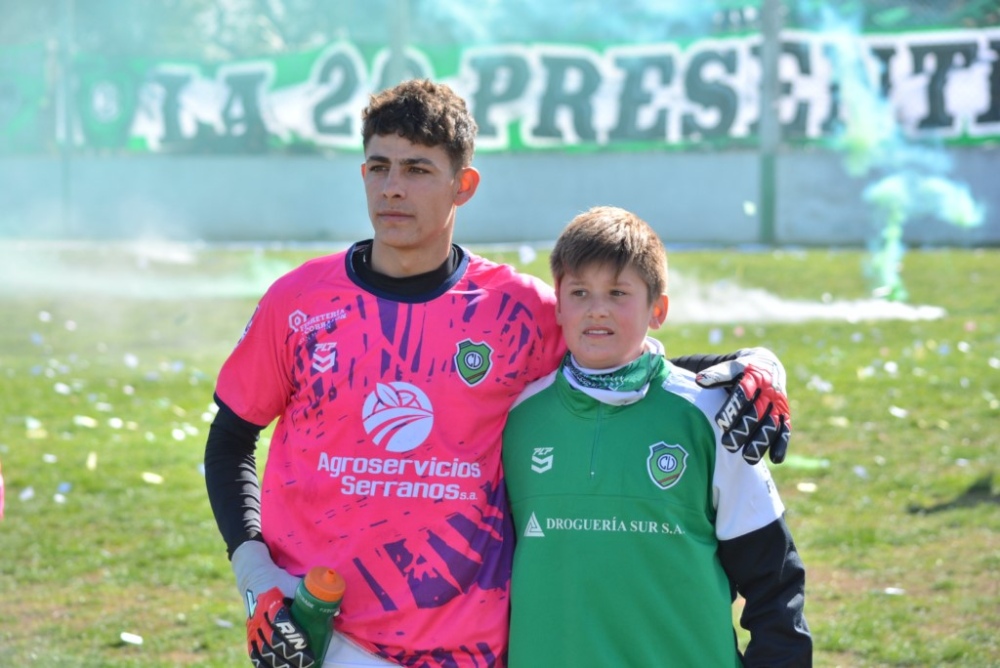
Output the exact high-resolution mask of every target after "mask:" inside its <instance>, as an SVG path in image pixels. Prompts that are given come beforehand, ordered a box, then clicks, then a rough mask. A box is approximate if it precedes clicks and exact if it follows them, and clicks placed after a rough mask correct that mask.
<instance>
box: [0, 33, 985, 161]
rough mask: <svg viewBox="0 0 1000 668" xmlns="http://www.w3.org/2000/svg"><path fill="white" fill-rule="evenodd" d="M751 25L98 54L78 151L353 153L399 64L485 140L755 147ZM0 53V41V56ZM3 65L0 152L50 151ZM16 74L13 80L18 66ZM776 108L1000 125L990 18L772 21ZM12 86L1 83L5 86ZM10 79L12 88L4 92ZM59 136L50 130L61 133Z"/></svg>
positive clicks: (805, 127)
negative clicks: (914, 29)
mask: <svg viewBox="0 0 1000 668" xmlns="http://www.w3.org/2000/svg"><path fill="white" fill-rule="evenodd" d="M760 45H761V44H760V36H759V35H748V36H744V37H734V38H710V39H703V40H698V41H693V42H690V43H687V44H683V45H682V44H676V43H662V44H644V45H627V44H615V45H599V46H598V45H589V44H542V43H533V44H490V45H485V46H472V47H467V48H435V49H426V50H422V49H419V48H410V49H409V50H407V52H406V54H405V58H404V59H402V61H401V62H400V61H396V60H394V59H393V57H392V54H391V53H390V52H389V51H388V50H387V49H384V50H372V49H365V48H363V47H361V46H359V45H356V44H353V43H350V42H340V43H333V44H330V45H329V46H327V47H326V48H324V49H322V50H318V51H314V52H308V53H297V54H290V55H284V56H279V57H273V58H267V59H261V60H248V61H241V62H230V63H225V64H209V63H198V62H179V61H155V60H138V59H136V60H131V61H125V62H122V61H121V60H120V59H111V58H107V57H102V56H97V55H86V56H79V57H77V58H75V59H74V62H73V86H72V90H73V95H72V97H71V99H70V116H69V118H70V119H71V131H69V132H65V133H63V134H65V135H66V136H68V137H71V140H72V147H73V149H74V150H76V151H87V150H114V151H121V152H140V153H145V152H154V153H188V154H190V153H269V152H281V153H316V152H327V151H360V149H361V137H360V134H361V129H360V113H361V110H362V109H363V108H364V106H365V105H366V104H367V100H368V96H369V94H370V93H371V92H373V91H375V90H378V89H380V88H381V87H383V86H384V84H385V82H386V81H389V80H391V79H392V77H391V76H390V73H393V75H399V74H403V75H405V76H423V77H429V78H432V79H435V80H439V81H444V82H447V83H449V84H451V85H452V86H453V87H454V88H455V89H456V90H458V91H459V92H460V93H461V94H462V95H463V96H464V97H465V98H466V99H467V100H468V101H469V104H470V106H471V108H472V111H473V113H474V115H475V117H476V120H477V122H478V124H479V138H478V141H477V146H478V148H479V150H481V151H515V152H524V151H544V150H553V149H556V150H561V151H595V150H598V151H600V150H615V151H621V150H632V151H647V150H663V149H690V148H692V147H703V146H706V145H707V146H710V147H715V148H732V147H739V146H753V145H755V143H756V129H757V123H758V119H759V108H760V94H759V91H760V82H761V66H760ZM0 55H2V54H0ZM5 62H7V59H2V60H0V151H3V150H8V151H10V150H13V151H18V150H39V149H41V150H44V149H45V148H46V147H47V146H50V145H51V141H48V142H46V141H45V140H43V139H39V136H40V135H39V132H38V128H39V127H40V126H43V125H45V124H46V123H47V122H49V121H50V120H51V119H48V117H47V115H46V112H45V105H44V104H43V103H42V102H41V101H40V100H42V99H47V98H48V97H49V96H50V95H51V91H50V90H48V89H46V90H44V91H40V90H39V86H40V85H41V84H40V83H39V82H40V81H42V80H43V79H41V78H39V77H38V76H36V75H37V73H33V74H31V75H26V74H24V73H23V72H21V71H20V70H17V68H13V69H12V68H10V67H7V68H4V67H3V64H4V63H5ZM11 72H14V73H15V74H14V76H13V77H11ZM779 80H780V90H781V93H780V100H779V109H778V111H779V117H780V121H781V125H782V138H783V140H784V141H786V142H792V143H796V142H802V143H817V142H823V141H827V140H829V139H831V138H835V137H838V136H840V135H842V134H843V132H844V131H845V127H848V126H850V125H851V124H854V126H855V129H856V128H857V127H858V124H859V123H865V122H868V121H870V120H871V119H868V118H867V116H866V115H867V114H870V113H871V109H865V108H863V107H860V106H858V100H859V99H866V100H869V101H870V102H871V104H878V105H883V106H885V107H888V109H889V111H890V113H888V114H883V115H881V116H880V117H888V118H891V119H893V121H892V122H894V123H896V124H898V131H899V132H900V134H901V135H902V136H905V137H907V138H909V139H922V138H926V139H930V140H944V141H947V142H949V143H953V144H978V143H983V142H993V141H996V140H997V139H998V138H1000V28H990V29H977V30H945V31H938V32H918V33H893V34H865V35H858V34H838V33H836V32H823V33H816V32H797V31H785V32H783V33H782V44H781V55H780V58H779ZM5 91H6V92H5ZM10 91H13V92H10ZM53 132H55V131H54V130H53Z"/></svg>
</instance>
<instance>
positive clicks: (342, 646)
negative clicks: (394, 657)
mask: <svg viewBox="0 0 1000 668" xmlns="http://www.w3.org/2000/svg"><path fill="white" fill-rule="evenodd" d="M373 666H380V667H384V666H397V667H398V666H399V664H397V663H392V662H391V661H386V660H385V659H383V658H381V657H378V656H375V655H374V654H372V653H371V652H368V651H366V650H364V649H362V648H361V647H359V646H358V645H356V644H355V643H353V642H351V641H350V640H348V639H347V638H345V637H344V636H343V635H342V634H340V633H334V634H333V636H332V637H331V638H330V646H329V647H328V648H327V650H326V657H325V658H324V659H323V668H369V667H373Z"/></svg>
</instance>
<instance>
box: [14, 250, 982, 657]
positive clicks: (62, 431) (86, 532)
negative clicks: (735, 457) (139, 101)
mask: <svg viewBox="0 0 1000 668" xmlns="http://www.w3.org/2000/svg"><path fill="white" fill-rule="evenodd" d="M319 252H321V251H320V250H317V249H312V250H310V249H298V250H287V249H286V250H261V249H249V248H247V249H228V250H227V249H208V248H197V247H196V248H185V247H157V246H149V247H144V248H139V247H104V248H96V247H78V246H63V247H57V246H25V245H17V244H12V243H8V244H6V245H4V246H0V260H2V264H3V267H2V268H0V322H2V326H0V381H2V385H0V406H2V411H0V415H2V420H0V462H2V466H3V475H4V477H5V479H6V486H7V490H6V491H7V494H6V495H7V508H6V518H5V519H4V520H3V521H2V522H0V665H5V666H7V665H9V666H22V665H39V666H81V667H82V666H92V667H95V668H96V667H105V666H191V665H201V666H243V665H249V663H248V661H247V660H246V658H245V654H244V648H243V646H244V630H243V619H242V608H241V605H240V604H239V601H238V597H237V594H236V590H235V585H234V584H233V578H232V575H231V572H230V570H229V565H228V562H227V560H226V557H225V551H224V546H223V544H222V541H221V539H220V537H219V535H218V532H217V530H216V527H215V524H214V520H213V519H212V515H211V513H210V510H209V507H208V502H207V498H206V494H205V489H204V477H203V474H202V471H201V468H200V466H201V460H202V453H203V448H204V440H205V435H206V433H207V428H208V421H209V420H210V419H211V398H212V390H213V384H214V376H215V373H216V371H217V369H218V367H219V365H220V364H221V362H222V360H223V359H224V357H225V355H226V354H227V353H228V352H229V350H230V349H231V347H232V345H233V344H234V343H235V341H236V339H237V338H238V337H239V335H240V333H241V332H242V330H243V326H244V324H245V322H246V320H247V318H248V317H249V315H250V313H251V312H252V310H253V307H254V304H255V302H256V297H257V296H258V295H259V294H260V292H261V291H262V290H263V289H264V287H265V286H266V285H267V283H268V282H269V281H270V280H271V279H272V278H274V277H276V276H277V275H278V273H280V272H281V271H283V270H284V269H285V268H291V267H292V266H294V265H295V264H297V263H298V262H299V261H301V260H303V259H305V258H306V257H309V256H312V255H315V254H317V253H319ZM494 255H495V256H497V257H499V258H501V259H504V260H507V261H511V262H514V263H516V262H517V261H518V254H517V253H516V252H511V253H505V254H504V253H496V254H494ZM863 260H864V256H863V254H862V253H861V252H858V251H848V250H845V251H826V250H816V251H797V252H789V251H777V252H753V253H737V252H735V251H729V252H723V251H720V252H701V251H698V252H695V251H685V252H675V253H672V254H671V271H672V272H673V273H674V276H675V279H677V280H675V283H674V287H675V289H676V290H677V291H678V292H675V293H674V295H673V302H672V304H674V305H677V306H678V308H680V307H681V306H684V301H685V300H684V295H683V294H681V293H680V290H686V291H688V292H689V293H694V292H695V288H696V287H697V288H699V289H701V288H705V287H706V286H708V287H711V286H716V287H720V288H721V287H725V288H726V291H725V292H719V293H717V294H728V295H732V299H733V301H732V302H731V303H726V302H725V301H723V300H721V298H720V299H716V301H717V302H720V301H721V302H722V303H714V304H703V305H699V304H698V303H697V302H696V300H694V299H693V298H689V299H688V300H687V302H688V303H687V305H686V308H682V309H680V311H679V313H681V314H682V316H683V314H684V313H695V314H697V313H698V312H699V309H700V308H703V310H704V312H705V313H708V312H709V311H711V312H712V313H714V314H716V316H715V320H714V321H711V322H701V321H699V319H698V318H697V317H690V316H688V317H678V318H677V319H676V320H671V319H670V318H668V320H667V325H666V327H665V328H664V329H663V330H661V332H662V334H663V338H664V340H665V341H666V344H667V349H668V352H669V353H670V354H673V355H679V354H685V353H693V352H711V351H717V352H722V351H728V350H733V349H735V348H739V347H745V346H749V345H757V344H766V345H768V346H769V347H771V348H772V349H773V350H775V351H776V352H777V353H778V354H779V356H780V357H781V359H782V360H783V361H784V364H785V366H786V369H787V371H788V383H789V394H790V397H791V403H792V411H793V416H794V417H793V425H794V428H793V436H792V441H791V447H790V453H791V454H790V456H789V460H788V461H787V462H786V463H784V464H782V465H780V466H772V470H773V472H774V477H775V479H776V481H777V483H778V486H779V488H780V491H781V494H782V497H783V499H784V501H785V503H786V505H787V506H788V508H789V510H788V520H789V524H790V526H791V528H792V531H793V532H794V534H795V536H796V540H797V542H798V544H799V547H800V550H801V552H802V555H803V558H804V559H805V562H806V566H807V569H808V597H807V615H808V618H809V621H810V624H811V626H812V629H813V632H814V635H815V640H816V665H817V666H821V667H823V666H942V665H950V666H974V667H977V668H978V667H983V666H1000V633H998V629H1000V493H998V483H997V482H996V480H995V476H996V473H997V471H998V469H1000V429H998V426H1000V421H998V418H1000V312H998V306H1000V251H998V250H932V251H921V252H915V251H914V252H910V253H909V254H908V255H907V256H906V258H905V266H904V270H903V278H904V280H905V282H906V285H907V288H908V289H909V292H910V303H911V304H914V305H927V306H934V307H939V308H940V309H943V310H944V312H943V315H941V317H936V318H931V319H914V320H906V319H878V320H871V321H867V320H865V321H852V319H850V315H851V314H859V313H865V314H872V313H874V314H875V315H885V314H887V313H890V311H891V309H890V306H891V305H877V304H876V305H875V308H874V309H872V308H871V306H872V305H871V303H869V302H863V301H856V300H865V299H866V298H867V296H868V286H867V285H866V283H865V280H864V275H863V272H862V264H863ZM527 268H528V269H529V270H531V271H535V272H537V273H539V274H540V275H543V276H546V275H547V274H546V272H545V269H544V259H543V258H539V259H538V260H536V261H534V262H533V263H531V264H530V265H529V266H528V267H527ZM720 280H724V281H725V283H718V281H720ZM747 304H751V305H753V304H758V305H759V306H758V307H757V310H758V312H759V313H763V314H764V315H765V316H766V319H764V320H763V321H762V320H759V319H754V318H751V317H750V316H741V317H740V319H738V320H730V321H729V322H724V321H725V320H726V318H725V317H724V314H725V312H726V310H727V308H729V309H731V311H732V312H737V311H738V309H737V306H742V307H745V306H746V305H747ZM866 307H867V308H866ZM739 312H742V311H739ZM929 313H930V314H933V313H932V311H931V310H925V311H918V310H916V309H910V310H909V311H907V312H906V314H909V315H920V314H923V315H927V314H929ZM806 314H808V315H810V317H811V318H813V319H807V320H802V317H800V316H804V315H806ZM845 314H846V315H845ZM904 315H905V314H904ZM939 315H940V314H939ZM817 318H818V319H817ZM123 633H124V634H134V635H135V636H140V637H141V638H142V643H141V644H137V643H136V642H135V639H134V638H130V636H127V635H126V636H124V638H125V639H123V635H122V634H123ZM128 640H132V642H129V641H128ZM744 640H745V637H744Z"/></svg>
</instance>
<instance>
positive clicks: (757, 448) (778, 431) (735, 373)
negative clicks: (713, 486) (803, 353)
mask: <svg viewBox="0 0 1000 668" xmlns="http://www.w3.org/2000/svg"><path fill="white" fill-rule="evenodd" d="M695 380H696V381H697V383H698V384H699V385H701V386H702V387H730V386H733V389H732V391H731V392H730V395H729V398H728V399H727V400H726V402H725V403H724V404H723V405H722V409H721V410H719V412H718V414H717V415H716V416H715V421H716V423H717V424H718V425H719V427H721V428H722V430H723V433H722V445H723V446H724V447H725V448H726V449H727V450H728V451H729V452H737V451H739V450H742V451H743V459H745V460H746V461H747V462H748V463H749V464H756V463H757V462H759V461H760V460H761V459H763V457H764V453H765V452H767V451H768V450H770V453H771V454H770V457H771V461H772V462H774V463H775V464H780V463H781V462H782V461H784V459H785V453H786V451H787V450H788V439H789V437H790V436H791V430H792V417H791V415H790V414H789V412H788V397H787V396H786V395H785V368H784V367H783V366H782V365H781V361H779V360H778V358H777V357H776V356H775V354H774V353H772V352H771V351H770V350H768V349H767V348H744V349H743V350H740V351H738V352H737V357H736V359H734V360H730V361H728V362H722V363H720V364H716V365H715V366H712V367H709V368H707V369H705V370H704V371H702V372H701V373H699V374H698V375H697V376H696V377H695Z"/></svg>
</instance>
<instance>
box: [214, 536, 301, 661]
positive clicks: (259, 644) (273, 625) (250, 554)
mask: <svg viewBox="0 0 1000 668" xmlns="http://www.w3.org/2000/svg"><path fill="white" fill-rule="evenodd" d="M232 565H233V572H234V573H235V574H236V586H237V587H238V588H239V590H240V594H241V595H242V596H243V604H244V605H245V606H246V610H247V653H248V654H249V655H250V661H252V662H253V665H254V666H256V667H257V668H286V667H292V668H311V667H312V666H314V665H315V663H316V657H315V655H314V654H313V653H312V651H311V650H310V649H309V643H308V638H307V636H306V633H305V630H304V629H303V628H302V627H301V626H299V625H298V624H296V623H295V621H294V620H293V619H292V613H291V609H290V608H291V603H292V601H291V599H292V597H293V596H295V589H296V587H298V584H299V580H301V578H297V577H295V576H294V575H291V574H290V573H288V572H287V571H285V570H284V569H282V568H279V567H278V566H276V565H275V563H274V562H273V561H272V560H271V553H270V552H269V551H268V549H267V545H265V544H264V543H262V542H260V541H255V540H250V541H247V542H245V543H243V544H242V545H240V546H239V547H238V548H236V551H235V552H233V562H232Z"/></svg>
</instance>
